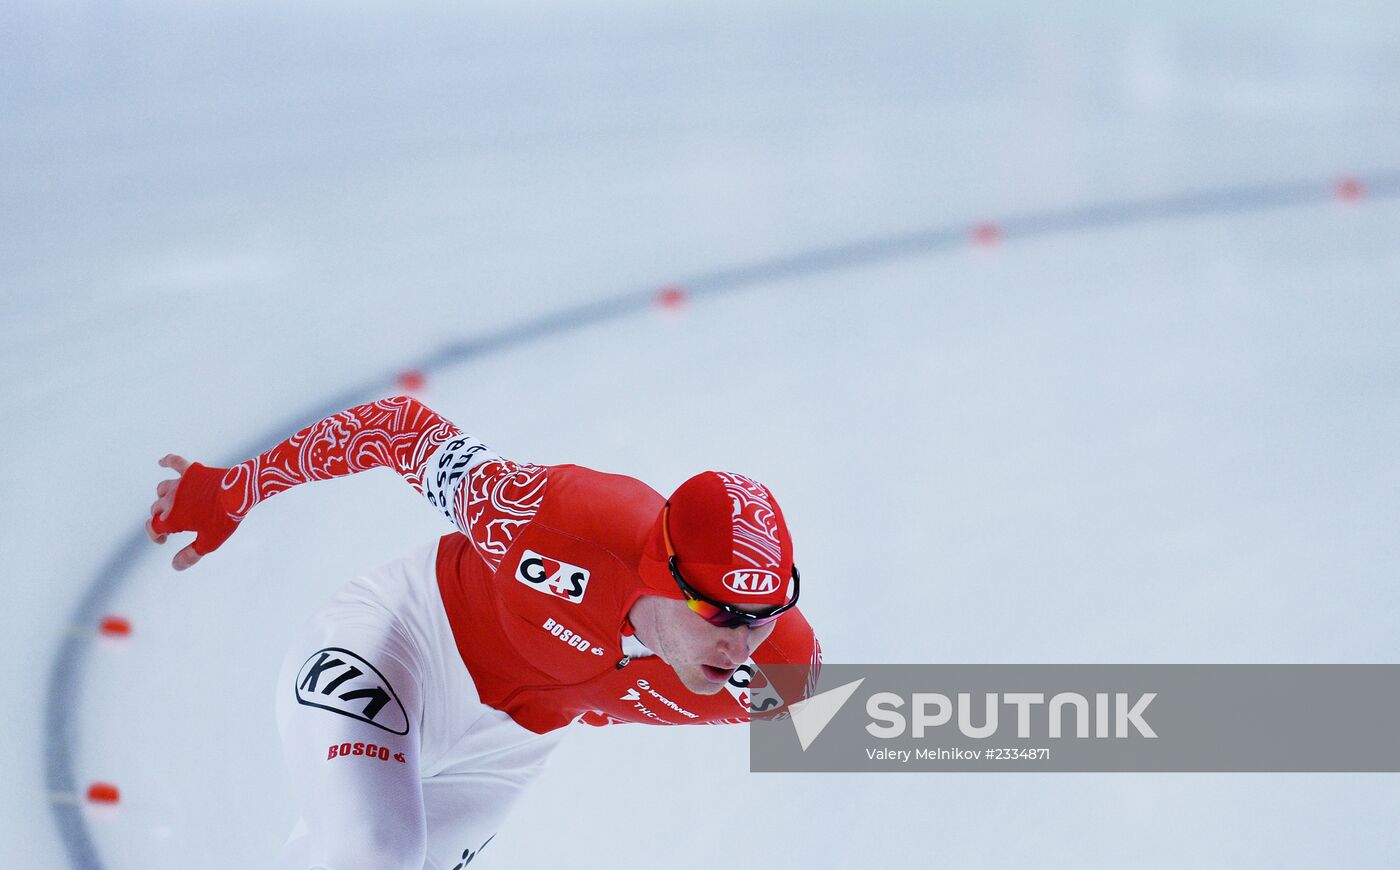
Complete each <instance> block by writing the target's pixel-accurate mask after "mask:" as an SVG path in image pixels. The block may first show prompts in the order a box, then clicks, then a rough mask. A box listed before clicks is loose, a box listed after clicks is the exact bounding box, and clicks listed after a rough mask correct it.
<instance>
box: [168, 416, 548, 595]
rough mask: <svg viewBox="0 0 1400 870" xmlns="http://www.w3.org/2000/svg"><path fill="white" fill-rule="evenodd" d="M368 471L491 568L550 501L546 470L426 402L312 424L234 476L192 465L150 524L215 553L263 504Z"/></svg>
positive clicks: (244, 465) (241, 466) (234, 469)
mask: <svg viewBox="0 0 1400 870" xmlns="http://www.w3.org/2000/svg"><path fill="white" fill-rule="evenodd" d="M371 468H391V469H393V470H394V471H396V472H398V473H399V475H400V476H402V477H403V478H404V479H405V480H407V481H408V482H409V483H410V484H412V485H413V487H414V489H417V490H418V491H419V492H420V493H422V494H423V495H424V496H426V497H427V499H428V501H429V502H430V503H431V504H432V505H433V506H434V507H436V508H437V509H438V510H439V511H441V512H442V513H443V515H444V516H446V517H447V519H448V520H450V521H452V522H453V523H454V524H456V526H457V528H458V529H459V530H461V531H462V532H463V533H464V534H466V535H467V537H469V538H470V539H471V541H472V543H473V545H474V546H475V547H476V550H477V552H478V553H479V554H481V557H482V558H483V559H485V560H486V562H487V563H489V564H490V565H491V567H492V568H493V569H494V568H497V567H499V566H500V562H501V558H502V557H503V556H504V555H505V553H506V551H507V550H509V549H510V545H511V543H512V542H513V541H514V540H515V538H516V537H518V536H519V534H520V531H521V529H523V528H524V527H525V526H526V525H527V524H529V522H530V521H531V520H532V519H533V518H534V516H535V513H536V512H537V511H538V510H539V507H540V504H541V502H542V501H543V498H544V485H545V476H546V469H545V468H543V467H541V466H538V465H526V464H521V463H516V462H510V461H508V460H506V459H504V458H502V457H501V456H500V455H498V454H496V453H495V452H493V451H492V450H490V449H489V448H488V447H487V446H486V445H485V444H482V443H481V442H480V441H478V440H477V439H475V438H473V437H471V436H470V435H464V434H462V432H461V431H460V430H459V429H458V428H457V427H456V426H454V425H453V424H452V423H451V422H449V421H448V420H446V419H444V418H442V417H441V416H439V415H438V414H437V413H435V412H434V411H433V410H432V409H431V408H428V407H427V406H426V405H423V404H422V403H421V402H418V401H417V400H415V399H411V398H409V397H407V396H397V397H395V398H392V399H384V400H383V401H380V402H373V403H370V404H368V405H357V406H356V407H354V408H351V409H349V410H348V411H342V412H341V413H339V414H336V415H334V416H331V417H327V418H326V419H324V420H321V421H319V422H317V423H313V424H311V425H310V426H308V427H306V428H305V429H302V430H301V431H300V432H298V433H296V434H295V435H293V436H292V437H291V438H288V439H287V440H286V441H283V442H282V443H281V444H278V445H277V446H275V447H273V448H272V449H271V450H268V451H267V452H266V453H263V454H260V455H258V456H255V457H253V458H252V459H249V460H248V461H247V462H243V463H240V464H238V465H235V466H234V467H232V468H228V469H223V468H208V467H206V466H203V465H200V464H199V463H194V464H192V465H191V466H190V468H189V469H188V470H187V471H186V472H185V474H184V475H183V476H182V477H181V480H180V486H179V488H178V489H177V490H176V494H175V503H174V505H173V506H172V507H171V509H170V512H169V514H168V516H164V517H161V516H157V517H153V518H152V520H151V525H152V528H153V529H154V530H155V531H156V532H157V533H159V534H168V533H171V532H195V533H196V534H197V537H196V538H195V542H194V546H195V550H196V551H197V552H199V553H200V554H204V553H209V552H212V551H213V550H214V549H217V548H218V547H219V546H220V545H221V544H222V543H223V542H224V541H225V540H226V539H227V538H228V537H229V536H230V535H232V534H233V532H234V530H235V529H236V528H237V527H238V524H239V523H241V522H242V521H243V518H244V517H246V516H247V515H248V512H249V511H251V510H252V509H253V508H254V507H256V506H257V504H258V503H259V502H261V501H263V500H264V499H267V498H271V497H272V496H274V495H276V494H277V493H279V492H282V491H283V490H287V489H291V488H292V487H294V486H297V485H299V484H303V483H309V482H311V481H313V480H328V479H330V478H332V477H343V476H345V475H348V474H355V473H357V472H361V471H367V470H369V469H371ZM463 484H466V485H463Z"/></svg>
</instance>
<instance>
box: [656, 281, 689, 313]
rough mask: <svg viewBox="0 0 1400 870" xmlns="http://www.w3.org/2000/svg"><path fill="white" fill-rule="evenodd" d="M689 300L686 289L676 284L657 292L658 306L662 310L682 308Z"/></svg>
mask: <svg viewBox="0 0 1400 870" xmlns="http://www.w3.org/2000/svg"><path fill="white" fill-rule="evenodd" d="M687 299H688V297H687V295H686V292H685V289H684V288H683V287H678V286H676V285H674V284H672V285H669V286H666V287H662V288H661V289H660V290H658V291H656V304H657V305H660V306H661V307H662V308H681V307H683V306H684V305H685V303H686V300H687Z"/></svg>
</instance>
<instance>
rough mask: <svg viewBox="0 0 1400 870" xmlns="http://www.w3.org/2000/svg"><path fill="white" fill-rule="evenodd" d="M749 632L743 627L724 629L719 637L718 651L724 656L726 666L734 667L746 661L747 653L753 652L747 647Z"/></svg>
mask: <svg viewBox="0 0 1400 870" xmlns="http://www.w3.org/2000/svg"><path fill="white" fill-rule="evenodd" d="M751 633H752V632H750V631H748V630H747V629H744V628H737V629H735V628H729V629H725V631H724V634H723V635H721V637H720V641H719V653H720V655H722V656H724V658H725V662H724V664H725V665H726V666H728V667H731V668H735V667H738V666H739V665H742V664H743V663H744V662H746V661H748V658H749V653H751V652H753V651H752V650H750V649H749V637H748V636H749V635H750V634H751Z"/></svg>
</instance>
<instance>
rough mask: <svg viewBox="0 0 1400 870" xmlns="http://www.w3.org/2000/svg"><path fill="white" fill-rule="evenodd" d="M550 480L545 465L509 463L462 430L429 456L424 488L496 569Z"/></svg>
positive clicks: (429, 498)
mask: <svg viewBox="0 0 1400 870" xmlns="http://www.w3.org/2000/svg"><path fill="white" fill-rule="evenodd" d="M547 482H548V469H547V468H546V467H545V466H541V465H529V464H524V463H519V462H511V461H510V460H508V459H503V458H502V457H500V456H499V455H497V454H496V453H493V452H492V451H491V450H490V449H489V448H488V447H487V446H486V445H485V444H482V443H481V442H480V441H478V440H476V439H475V438H473V437H471V436H470V435H460V436H457V437H455V438H451V439H448V441H447V442H446V443H444V444H443V445H442V446H441V447H440V448H438V450H437V452H436V453H434V454H433V456H432V457H431V458H430V459H429V460H428V466H427V472H426V474H424V476H423V489H424V495H426V496H427V497H428V501H430V502H432V503H433V505H434V506H435V507H437V509H438V510H440V511H442V513H443V515H444V516H446V517H447V518H448V519H449V520H452V521H453V522H454V523H456V525H457V528H458V529H460V530H461V532H462V533H463V534H465V535H466V536H467V537H468V538H470V539H471V541H472V545H473V546H474V547H475V548H476V552H477V553H478V554H479V555H480V556H481V558H482V559H484V560H486V563H487V564H488V565H490V566H491V568H492V570H495V569H497V568H499V567H500V566H501V559H502V558H503V557H504V556H505V554H506V551H507V550H509V549H510V546H511V544H512V543H513V542H514V540H515V539H516V538H517V537H519V535H520V532H521V531H522V530H523V529H524V528H525V526H527V525H529V524H530V521H531V520H533V519H534V518H535V514H536V513H538V512H539V509H540V505H541V503H543V501H544V490H545V484H546V483H547ZM463 484H465V485H463Z"/></svg>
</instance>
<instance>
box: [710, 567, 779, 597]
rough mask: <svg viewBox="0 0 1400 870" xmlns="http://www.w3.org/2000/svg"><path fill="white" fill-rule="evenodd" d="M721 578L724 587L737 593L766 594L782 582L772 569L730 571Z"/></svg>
mask: <svg viewBox="0 0 1400 870" xmlns="http://www.w3.org/2000/svg"><path fill="white" fill-rule="evenodd" d="M721 580H722V582H723V583H724V588H725V589H728V590H729V591H730V592H734V593H736V594H738V595H767V594H769V593H770V592H776V591H777V589H778V584H779V583H781V582H782V581H781V579H780V578H779V577H778V575H777V574H774V573H773V572H772V571H762V570H758V569H744V570H741V571H730V572H729V573H728V574H725V575H724V577H723V578H721Z"/></svg>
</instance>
